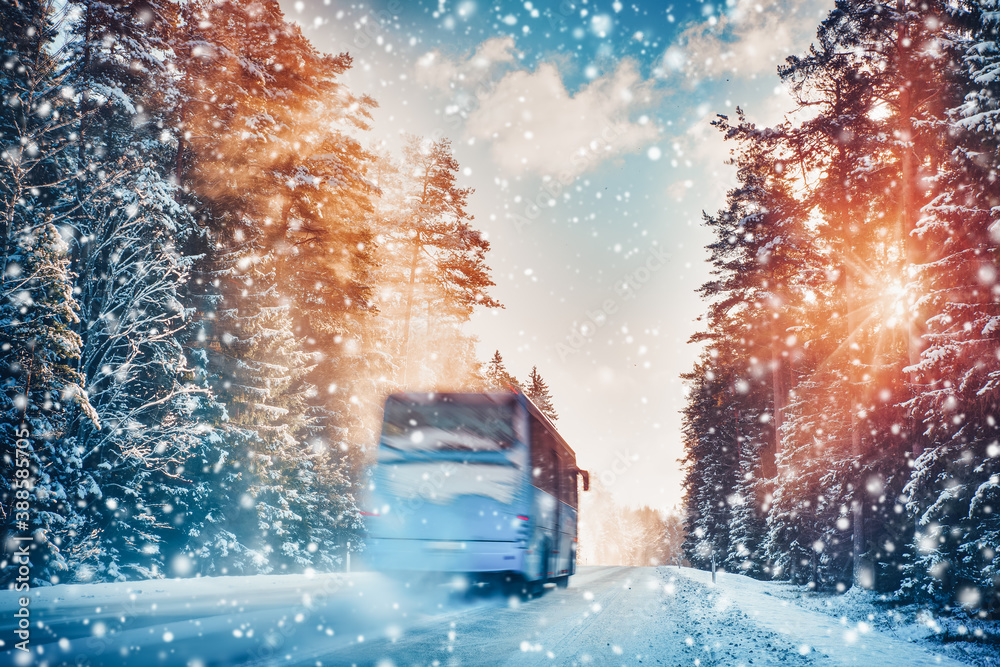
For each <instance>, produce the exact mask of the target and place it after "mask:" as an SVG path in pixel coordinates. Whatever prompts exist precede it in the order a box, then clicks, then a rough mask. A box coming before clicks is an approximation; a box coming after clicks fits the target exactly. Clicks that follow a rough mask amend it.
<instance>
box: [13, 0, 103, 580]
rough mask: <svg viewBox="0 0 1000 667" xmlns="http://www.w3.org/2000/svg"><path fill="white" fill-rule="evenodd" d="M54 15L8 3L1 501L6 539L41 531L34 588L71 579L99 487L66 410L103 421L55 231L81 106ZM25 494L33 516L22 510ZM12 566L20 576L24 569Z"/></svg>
mask: <svg viewBox="0 0 1000 667" xmlns="http://www.w3.org/2000/svg"><path fill="white" fill-rule="evenodd" d="M52 12H53V8H52V6H51V5H50V4H49V3H47V2H22V3H16V4H13V5H11V4H9V3H8V4H4V5H3V6H2V7H0V62H2V63H3V66H4V76H3V77H0V99H2V100H3V104H2V105H0V142H2V144H3V145H4V146H5V147H6V148H5V149H4V153H3V159H2V160H0V220H2V228H0V231H2V237H0V243H2V244H3V259H2V262H3V264H2V272H0V415H2V417H0V436H2V437H3V440H4V442H5V443H10V446H9V447H6V448H5V450H4V455H3V459H2V463H0V468H2V470H3V481H2V482H0V501H2V503H3V507H4V508H5V512H8V510H9V513H6V514H5V519H7V520H5V522H4V528H3V532H4V535H3V536H2V537H3V539H4V540H6V539H7V538H8V537H10V534H9V533H8V531H11V532H13V531H15V530H16V531H17V533H19V534H21V535H26V534H28V533H29V532H30V533H33V534H34V540H33V541H32V550H33V553H32V556H31V560H32V563H33V564H34V567H33V569H32V577H33V579H32V582H31V585H33V586H37V585H45V584H48V583H57V582H59V581H63V580H71V579H72V573H71V571H72V570H73V568H74V567H75V566H76V564H77V562H78V558H79V556H80V554H79V552H78V551H77V550H76V549H75V547H74V540H73V539H72V536H74V535H76V534H82V533H86V532H87V530H88V527H87V518H86V516H85V513H84V512H83V511H81V507H80V506H79V503H78V501H79V499H80V497H79V492H80V490H82V489H87V488H91V487H92V486H94V481H93V478H92V477H91V475H90V474H89V472H88V471H86V470H84V469H83V466H82V462H81V459H80V450H79V448H77V447H76V446H75V445H74V443H73V442H72V441H70V440H68V439H67V438H66V433H67V428H68V426H67V420H66V415H67V414H68V413H69V412H70V410H71V409H76V410H77V411H79V412H80V413H82V414H84V415H86V418H87V419H90V420H91V421H92V422H94V421H96V420H97V415H96V414H95V412H94V410H93V408H92V407H91V405H90V402H89V400H88V396H87V391H86V389H85V379H84V378H83V377H82V376H81V374H80V373H79V372H78V370H77V362H78V360H79V357H80V345H81V341H80V337H79V335H78V334H77V330H76V327H77V324H78V322H79V317H78V313H79V304H78V303H77V301H76V298H75V296H74V294H73V276H72V274H71V272H70V270H69V261H68V257H67V254H68V253H67V246H66V243H65V242H64V240H63V238H62V236H61V234H60V232H59V231H58V230H57V228H56V226H55V225H56V224H59V223H60V222H61V220H62V219H63V217H64V216H65V213H66V211H67V209H68V208H70V207H71V202H70V201H69V200H68V198H67V197H66V196H65V190H64V189H65V185H66V182H67V180H68V179H67V178H66V177H67V175H68V174H69V173H72V168H71V163H70V162H69V158H68V156H67V153H68V149H69V147H70V146H71V141H72V140H71V136H70V130H69V129H68V128H67V125H70V126H71V124H72V122H73V119H74V116H75V110H74V108H73V105H72V102H71V101H70V100H68V99H67V98H66V97H64V96H63V95H62V87H61V84H62V82H63V77H64V73H63V71H62V69H61V67H60V62H59V61H58V60H57V59H56V58H54V57H53V55H52V52H53V47H52V45H53V42H54V40H55V39H56V36H57V31H56V29H55V27H54V25H53V22H52ZM25 464H27V465H25ZM15 485H16V486H17V488H15ZM26 488H30V489H31V491H30V493H31V498H32V500H31V503H30V507H29V510H28V511H27V512H23V511H17V512H16V513H15V511H14V510H16V509H17V504H16V502H15V500H16V499H17V496H18V494H19V493H22V494H23V493H25V491H24V489H26ZM7 570H9V572H10V576H11V579H12V578H13V574H14V569H12V568H7V569H6V570H5V571H7ZM67 572H70V574H69V575H67ZM7 582H8V580H7V578H6V577H4V578H3V581H2V582H0V583H3V584H6V583H7Z"/></svg>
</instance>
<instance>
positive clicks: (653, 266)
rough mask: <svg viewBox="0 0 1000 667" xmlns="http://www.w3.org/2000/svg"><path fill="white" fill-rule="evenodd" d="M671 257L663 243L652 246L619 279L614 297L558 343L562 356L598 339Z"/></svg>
mask: <svg viewBox="0 0 1000 667" xmlns="http://www.w3.org/2000/svg"><path fill="white" fill-rule="evenodd" d="M670 258H671V255H670V253H668V252H667V251H666V250H664V249H663V248H661V247H660V246H653V247H652V248H650V249H649V251H648V252H647V253H646V258H645V260H644V261H643V263H642V264H641V265H640V266H638V267H637V268H635V269H633V270H632V271H631V272H629V273H627V274H625V275H624V276H622V278H621V279H620V280H619V281H618V282H617V283H615V286H614V292H615V297H614V298H611V297H609V298H607V299H605V300H604V301H602V302H601V303H600V305H599V306H597V307H596V308H594V309H591V310H587V311H586V319H585V320H584V322H583V323H581V324H576V323H575V322H574V323H573V324H572V325H571V326H570V331H569V333H568V334H567V335H566V338H565V339H564V340H563V341H562V342H560V343H557V344H556V353H557V354H558V355H559V360H560V361H565V360H566V359H567V357H570V356H572V355H574V354H576V353H577V352H579V351H580V350H582V349H583V348H584V347H586V346H587V345H588V344H589V343H590V342H591V341H592V340H594V337H595V336H596V335H597V332H598V331H599V330H600V329H601V328H603V327H604V326H605V325H606V324H607V323H608V322H610V321H611V317H612V316H613V315H614V314H615V313H617V312H618V310H619V309H620V308H621V304H622V302H624V301H629V300H631V299H634V298H635V297H636V295H637V294H638V293H639V290H640V289H642V287H643V286H644V285H646V284H647V283H648V282H649V281H650V280H652V278H653V275H654V274H655V273H656V272H657V271H659V270H660V269H662V268H663V267H664V266H666V263H667V261H668V260H669V259H670Z"/></svg>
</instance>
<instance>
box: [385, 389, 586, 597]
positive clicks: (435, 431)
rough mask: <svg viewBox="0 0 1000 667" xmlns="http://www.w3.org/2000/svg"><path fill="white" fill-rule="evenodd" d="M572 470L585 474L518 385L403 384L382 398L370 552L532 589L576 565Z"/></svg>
mask: <svg viewBox="0 0 1000 667" xmlns="http://www.w3.org/2000/svg"><path fill="white" fill-rule="evenodd" d="M578 479H580V480H582V482H583V489H584V490H587V489H588V487H589V485H590V479H589V475H588V474H587V472H586V471H584V470H580V469H579V468H578V467H577V465H576V455H575V454H574V453H573V450H572V449H571V448H570V447H569V445H567V444H566V441H565V440H563V439H562V437H560V435H559V433H558V432H557V431H556V429H555V427H554V426H553V425H552V422H551V421H549V419H548V418H546V417H545V415H544V414H543V413H542V412H541V411H540V410H539V409H538V408H537V407H535V405H534V404H533V403H532V402H531V401H530V400H529V399H528V398H527V397H526V396H525V395H523V394H521V393H513V392H511V393H497V394H473V393H462V394H460V393H400V394H393V395H391V396H389V398H388V399H387V400H386V403H385V413H384V418H383V422H382V435H381V439H380V442H379V448H378V461H377V464H376V466H375V468H374V472H373V475H372V485H371V488H370V491H371V500H370V502H371V507H370V509H371V511H370V512H367V513H366V514H368V520H367V524H368V533H369V540H368V558H369V560H370V563H371V565H372V566H373V567H374V568H375V569H377V570H382V571H388V572H395V573H408V572H409V573H414V572H424V573H454V574H463V575H467V576H468V578H469V579H470V580H471V581H472V582H474V583H480V582H487V583H494V584H499V585H501V586H502V587H503V590H504V591H505V592H506V593H528V594H530V593H533V592H537V591H538V590H540V589H541V588H542V586H543V585H544V584H545V583H546V582H548V581H552V582H554V583H555V584H556V585H558V586H559V587H565V586H567V585H568V583H569V577H570V575H572V574H573V573H574V572H575V570H576V548H577V507H578V502H577V501H578V498H577V492H578Z"/></svg>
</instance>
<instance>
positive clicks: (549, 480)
mask: <svg viewBox="0 0 1000 667" xmlns="http://www.w3.org/2000/svg"><path fill="white" fill-rule="evenodd" d="M531 468H532V470H531V476H532V483H533V484H534V485H535V486H537V487H538V488H539V489H541V490H542V491H544V492H546V493H551V494H552V495H553V496H556V497H558V491H559V489H558V478H557V477H556V472H557V469H558V463H557V461H556V453H555V450H553V448H552V438H551V436H550V435H549V433H548V431H547V430H546V429H545V427H544V426H543V425H542V424H541V422H539V421H538V420H537V419H532V420H531Z"/></svg>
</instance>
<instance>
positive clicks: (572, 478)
mask: <svg viewBox="0 0 1000 667" xmlns="http://www.w3.org/2000/svg"><path fill="white" fill-rule="evenodd" d="M576 485H577V479H576V468H575V467H564V468H563V469H562V501H563V502H564V503H567V504H568V505H569V506H570V507H576V506H577V504H578V502H579V498H578V497H577V486H576Z"/></svg>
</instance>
